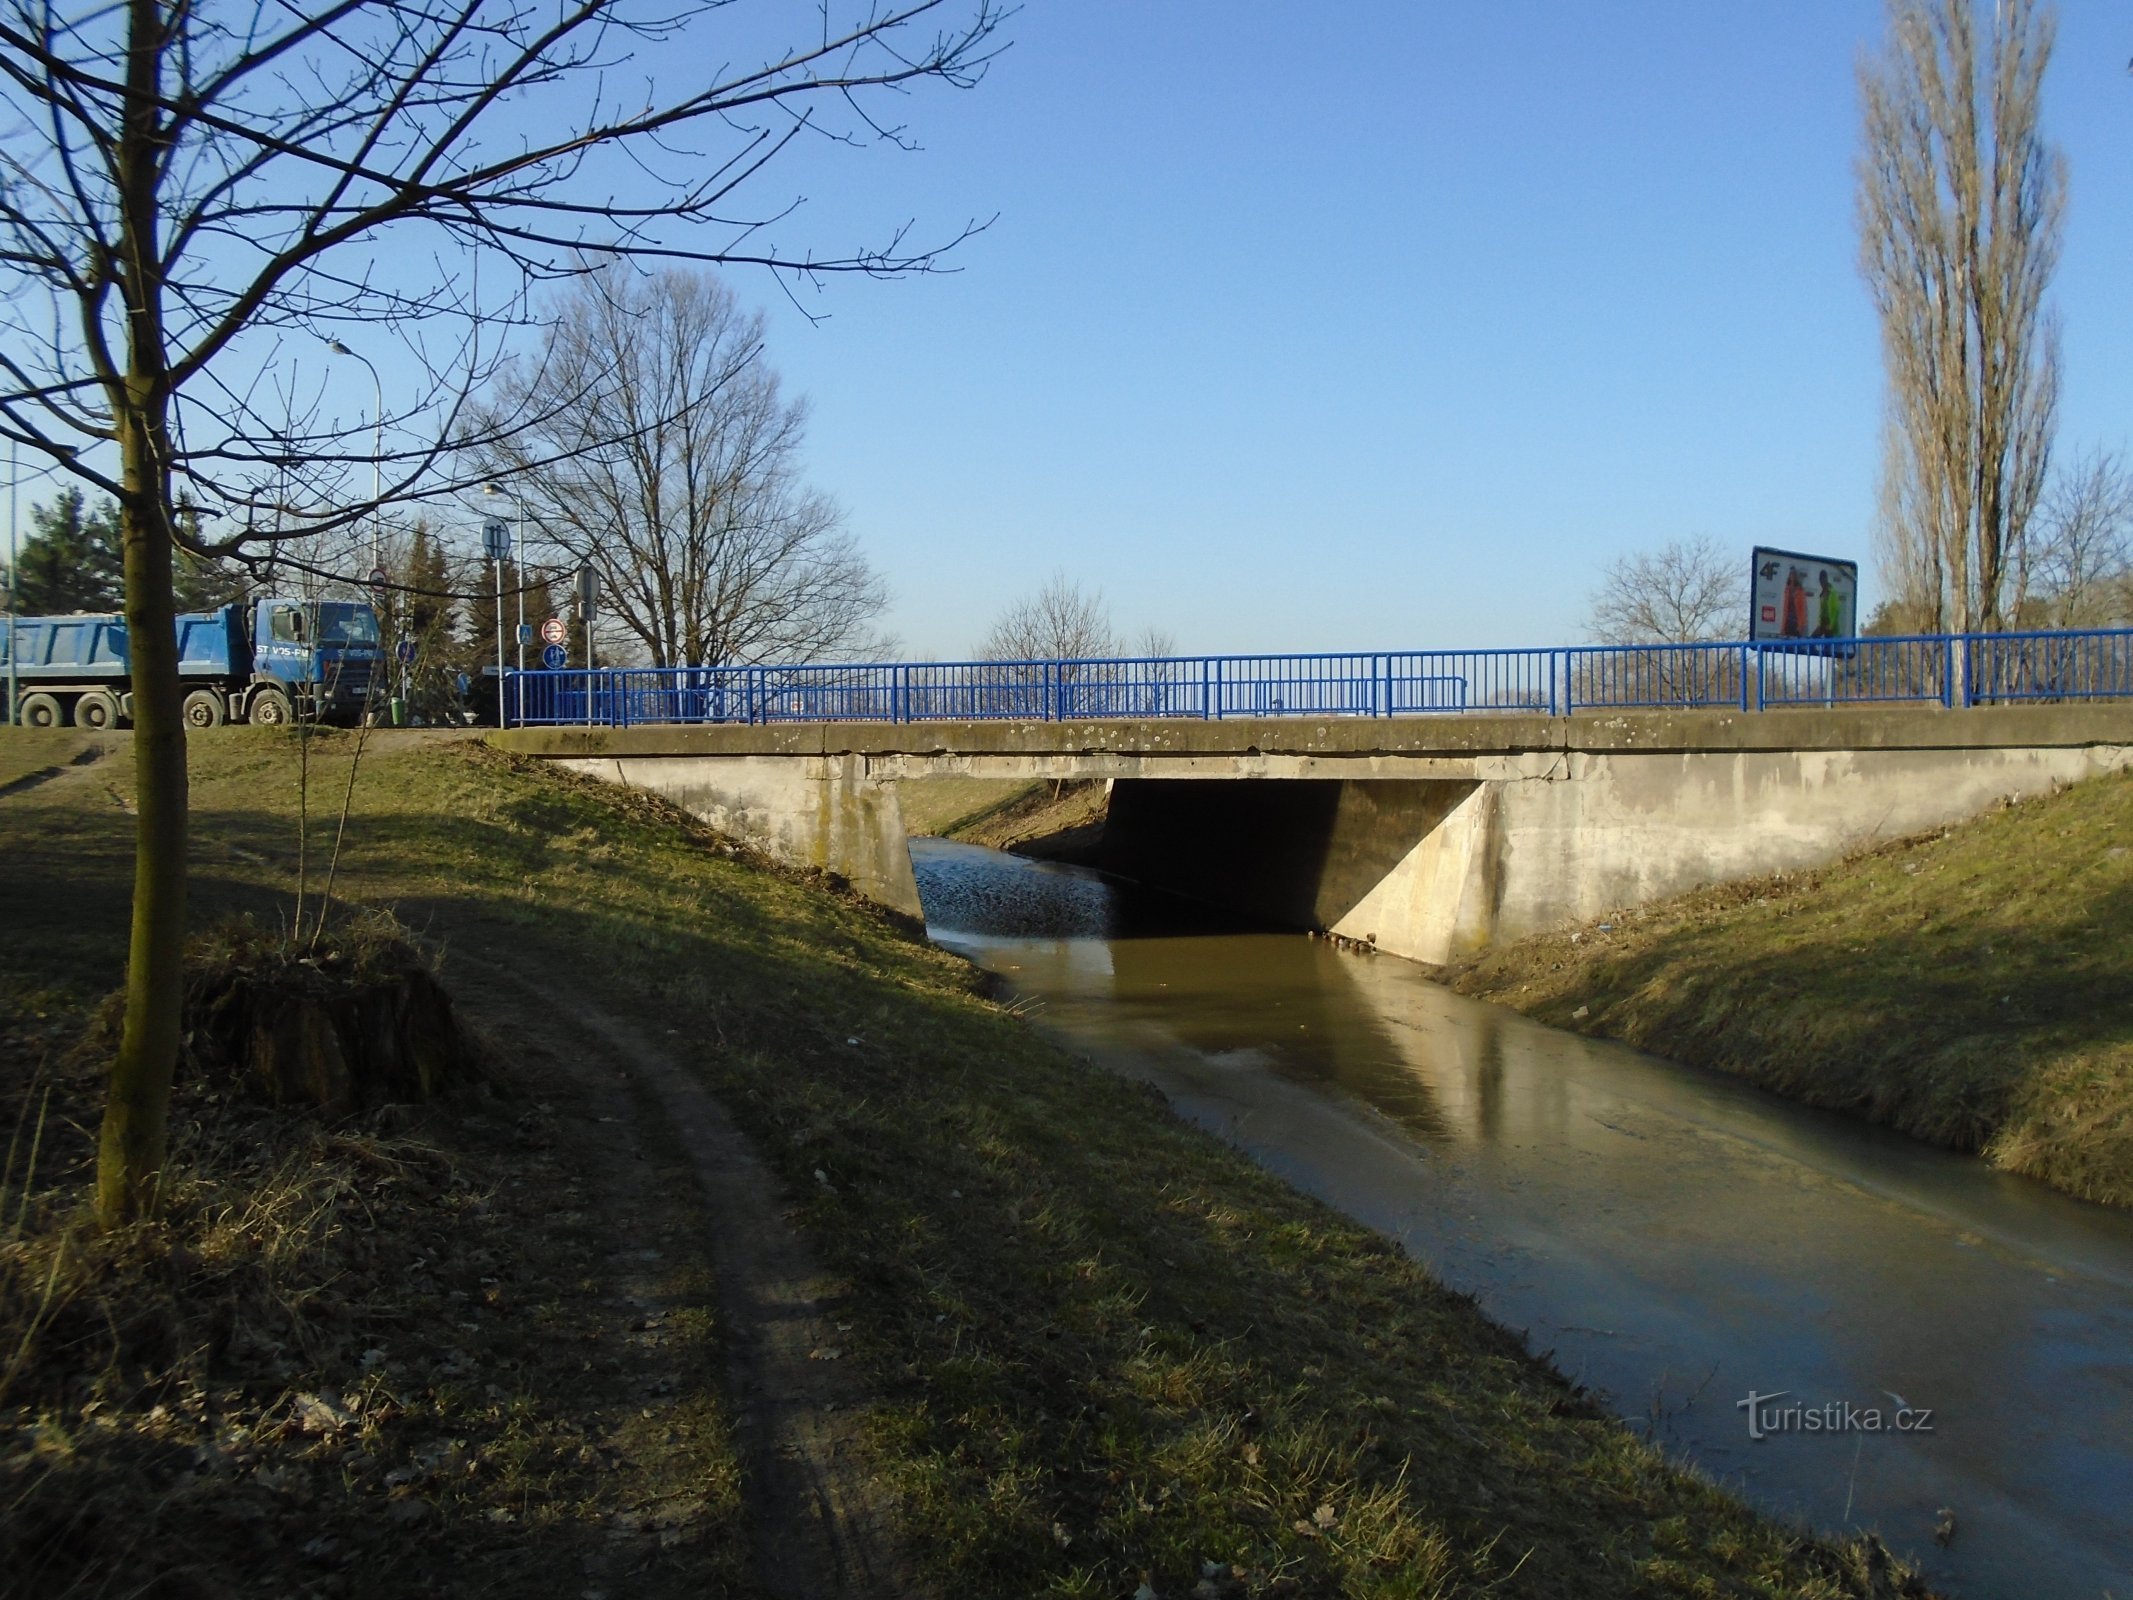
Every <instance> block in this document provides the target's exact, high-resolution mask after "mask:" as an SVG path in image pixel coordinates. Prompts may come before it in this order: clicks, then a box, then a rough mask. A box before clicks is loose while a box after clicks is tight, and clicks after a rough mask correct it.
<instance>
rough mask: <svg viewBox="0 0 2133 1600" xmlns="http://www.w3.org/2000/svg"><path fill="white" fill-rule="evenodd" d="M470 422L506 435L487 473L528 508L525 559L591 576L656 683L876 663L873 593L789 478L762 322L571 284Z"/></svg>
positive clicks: (616, 271) (827, 515)
mask: <svg viewBox="0 0 2133 1600" xmlns="http://www.w3.org/2000/svg"><path fill="white" fill-rule="evenodd" d="M483 416H484V418H485V419H486V421H487V422H488V425H489V426H488V431H491V432H493V433H495V434H498V435H500V436H501V437H500V438H499V440H498V442H497V444H496V445H494V446H493V447H491V448H490V449H489V450H487V451H485V452H484V453H483V459H484V460H485V462H486V463H487V465H488V466H489V468H490V469H491V470H492V471H493V472H495V473H497V474H498V475H499V476H506V475H508V476H509V477H510V478H511V480H512V482H513V483H514V486H515V487H516V488H517V489H518V491H519V492H520V493H521V494H522V495H523V496H524V497H525V500H526V511H527V521H528V533H529V539H530V541H531V542H532V543H534V544H536V545H542V546H546V547H547V549H548V550H549V551H551V552H553V554H554V555H555V556H556V558H557V559H558V560H559V561H560V562H561V563H563V564H566V565H569V566H581V565H590V566H591V567H593V568H594V569H596V570H597V571H598V572H599V574H600V578H601V585H600V592H601V598H602V601H603V605H604V609H605V613H606V615H608V616H610V617H612V618H613V619H614V620H615V622H616V623H619V625H620V626H621V627H622V628H624V629H626V630H627V632H628V634H629V635H630V636H631V637H632V638H633V639H634V640H635V642H636V643H637V644H638V645H640V646H641V647H642V650H643V652H644V654H646V655H647V656H649V658H650V660H651V662H652V664H653V665H654V666H661V667H670V666H701V665H725V664H733V663H752V662H763V661H773V662H779V661H798V660H825V659H834V658H837V657H839V656H844V655H848V654H850V653H851V652H852V651H854V650H855V649H863V648H866V647H868V646H871V645H872V644H873V642H874V635H873V633H872V629H871V624H872V623H873V621H874V619H875V618H876V617H877V616H879V615H880V613H881V609H882V607H883V606H884V605H885V604H886V603H887V598H888V596H887V591H886V589H885V588H884V586H883V584H882V581H881V579H880V577H879V576H877V575H876V573H875V572H874V570H873V569H872V568H871V567H870V566H869V565H868V564H867V561H866V558H865V557H864V556H863V555H861V553H860V551H859V548H858V546H857V544H856V542H855V541H854V540H853V539H852V538H851V537H850V535H848V534H847V533H845V532H844V530H843V527H842V517H841V515H840V514H839V512H838V510H837V507H836V506H835V504H833V503H832V502H831V501H830V500H829V499H828V498H826V497H825V496H823V495H820V494H817V493H814V492H813V491H811V490H810V489H808V488H807V486H806V485H805V484H804V483H803V482H802V481H801V479H800V470H799V468H800V462H799V454H800V445H801V439H802V435H803V433H804V431H805V428H806V423H807V408H806V406H805V405H804V404H803V403H802V402H800V401H797V400H787V399H785V398H784V397H783V396H782V395H781V394H780V393H779V390H778V378H777V374H776V373H774V372H772V371H771V370H770V367H769V365H768V364H767V363H766V362H765V361H764V359H763V318H762V316H761V314H760V313H757V314H753V315H749V314H745V313H743V312H742V311H741V309H740V307H739V305H738V304H737V302H736V301H735V299H734V296H733V292H732V291H731V290H730V289H729V288H727V287H726V285H724V284H722V283H720V282H719V281H718V280H717V279H716V278H715V277H713V276H711V275H710V274H709V273H707V272H701V271H691V270H686V269H681V268H669V269H666V270H663V271H660V272H656V273H652V274H649V275H647V274H643V273H640V272H638V271H637V270H636V269H634V268H633V267H632V266H630V265H629V264H627V263H615V264H612V265H610V266H608V267H606V268H604V269H603V270H601V271H599V272H597V273H595V274H593V275H591V276H588V277H585V278H581V279H579V280H578V281H577V282H576V283H575V284H573V285H572V286H571V287H570V288H569V290H568V291H567V292H566V293H565V295H564V297H563V300H562V303H561V305H560V307H559V309H558V311H557V314H556V316H555V319H554V321H553V322H552V324H551V325H550V327H549V328H548V330H547V334H546V342H545V348H544V350H543V351H542V353H541V355H540V357H539V358H538V359H535V358H528V359H527V360H526V361H524V362H523V363H519V364H516V365H514V366H513V367H512V368H511V369H509V370H508V371H506V372H505V373H504V374H503V375H502V376H501V378H500V379H499V382H498V383H497V385H496V387H495V392H494V395H493V398H492V401H491V403H490V404H489V405H488V406H487V407H486V408H485V409H484V412H483ZM513 416H527V417H530V418H532V419H533V420H532V422H531V423H530V425H528V426H526V427H523V428H519V429H515V430H514V429H512V428H510V427H509V425H508V421H509V419H510V418H511V417H513ZM539 463H553V464H552V465H541V464H539Z"/></svg>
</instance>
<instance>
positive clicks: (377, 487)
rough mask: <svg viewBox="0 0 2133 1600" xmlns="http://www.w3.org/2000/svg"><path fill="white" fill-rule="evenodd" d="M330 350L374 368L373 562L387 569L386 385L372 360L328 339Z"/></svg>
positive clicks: (372, 454) (371, 463)
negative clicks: (385, 481)
mask: <svg viewBox="0 0 2133 1600" xmlns="http://www.w3.org/2000/svg"><path fill="white" fill-rule="evenodd" d="M326 348H327V349H328V350H330V351H332V352H333V353H334V354H335V355H337V356H347V357H349V358H350V359H351V360H355V361H360V362H362V363H363V365H364V366H366V367H370V387H371V405H370V416H371V433H370V515H371V519H372V521H371V532H370V562H371V565H372V566H374V567H382V566H384V565H385V507H384V506H383V505H382V504H381V503H380V502H381V501H382V500H383V499H384V490H383V472H384V463H385V385H384V384H382V383H380V382H379V381H378V369H377V368H376V367H374V366H371V362H370V357H368V356H364V355H357V354H356V352H355V351H353V350H351V349H349V348H348V346H346V345H345V344H343V343H341V341H340V340H338V339H328V340H327V341H326Z"/></svg>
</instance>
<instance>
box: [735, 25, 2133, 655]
mask: <svg viewBox="0 0 2133 1600" xmlns="http://www.w3.org/2000/svg"><path fill="white" fill-rule="evenodd" d="M2060 21H2061V26H2060V37H2059V47H2058V52H2057V55H2056V57H2055V59H2054V65H2053V69H2052V75H2051V79H2050V82H2049V86H2048V102H2047V107H2046V114H2047V120H2048V123H2049V125H2050V128H2051V131H2052V133H2053V135H2054V137H2055V138H2056V139H2057V140H2058V141H2059V143H2060V144H2061V146H2062V147H2063V148H2064V150H2065V151H2066V153H2067V155H2068V157H2069V160H2070V162H2071V166H2072V187H2071V204H2070V209H2069V217H2068V223H2067V231H2066V243H2065V254H2064V258H2063V262H2062V266H2061V269H2060V273H2059V276H2058V279H2057V281H2056V291H2055V293H2056V300H2057V303H2058V306H2059V308H2060V312H2061V315H2062V318H2063V323H2064V334H2065V357H2066V383H2065V390H2064V398H2063V405H2062V424H2061V431H2060V440H2061V444H2062V447H2067V446H2071V447H2080V446H2085V445H2089V444H2101V445H2106V446H2113V447H2115V446H2119V445H2123V444H2127V443H2129V442H2133V422H2129V412H2128V401H2129V398H2133V393H2129V388H2133V377H2129V374H2133V317H2129V312H2128V305H2129V290H2133V277H2129V274H2128V271H2127V268H2128V265H2129V254H2133V77H2129V76H2128V74H2127V60H2128V57H2129V56H2133V16H2129V15H2128V13H2127V12H2126V11H2125V10H2124V8H2123V7H2120V6H2114V5H2108V4H2104V3H2101V0H2067V3H2066V4H2064V5H2063V6H2062V10H2061V18H2060ZM1880 26H1881V12H1880V8H1879V6H1878V5H1875V4H1871V3H1868V0H1849V3H1838V0H1784V3H1777V0H1728V3H1726V4H1722V5H1713V4H1710V3H1709V0H1700V3H1686V0H1683V3H1664V4H1662V3H1647V4H1621V5H1610V6H1605V7H1600V6H1591V5H1569V4H1543V3H1540V0H1506V3H1499V4H1492V5H1488V6H1448V5H1441V4H1363V3H1357V4H1352V5H1347V6H1341V7H1321V6H1301V5H1285V6H1274V5H1266V4H1249V3H1247V4H1237V3H1227V4H1219V5H1218V4H1214V3H1201V0H1190V3H1188V0H1175V3H1167V4H1154V5H1151V4H1147V3H1145V0H1143V3H1141V4H1125V3H1120V0H1079V3H1075V4H1061V3H1045V0H1038V3H1036V4H1032V5H1030V6H1028V7H1027V8H1026V9H1025V10H1024V11H1023V12H1022V13H1021V14H1020V15H1019V16H1018V17H1017V18H1016V19H1015V20H1014V22H1013V23H1012V24H1011V25H1010V30H1009V31H1010V34H1011V37H1012V39H1013V45H1012V48H1011V49H1010V50H1009V51H1008V52H1007V53H1006V55H1005V56H1004V57H1003V58H1002V59H1001V60H1000V61H999V62H998V63H997V64H996V66H995V67H994V69H993V71H992V73H991V75H990V76H989V78H988V79H987V81H986V82H985V83H984V85H983V86H982V87H981V88H979V89H978V90H977V91H975V92H974V93H971V94H963V95H943V94H928V95H922V96H919V97H916V98H914V100H913V101H912V102H911V103H910V105H909V112H910V128H911V131H912V133H913V134H914V136H915V137H916V138H917V139H918V140H919V141H920V142H921V143H922V145H923V147H924V148H923V149H921V150H920V151H918V152H916V153H909V154H906V153H898V152H893V151H883V150H876V151H866V152H845V151H838V152H835V154H836V156H837V157H838V159H835V160H823V161H820V162H816V161H814V160H813V159H812V158H810V160H809V161H808V162H807V164H806V165H804V166H802V167H796V168H794V169H793V170H791V171H790V172H788V173H785V174H783V175H782V176H783V178H784V181H785V182H786V183H788V184H790V185H792V187H793V190H794V192H795V193H799V194H804V195H805V197H806V199H807V201H808V212H809V214H810V215H811V217H812V223H811V231H813V232H816V233H821V234H827V235H829V236H831V237H833V238H834V237H837V236H839V235H843V234H847V233H848V234H849V236H850V237H852V238H854V239H865V238H869V237H878V236H879V235H880V234H881V233H882V231H883V230H884V229H886V228H888V227H891V226H893V225H894V224H896V223H898V222H901V221H903V220H906V219H909V218H915V219H917V221H918V223H919V226H920V229H921V230H922V231H923V230H924V229H926V228H928V227H933V228H938V229H953V228H954V227H956V226H958V225H960V224H961V222H962V221H963V220H964V219H965V218H966V217H970V216H973V215H975V216H981V217H982V216H990V215H992V214H993V213H997V214H998V220H997V221H996V222H995V223H994V224H993V226H992V227H991V229H990V230H989V231H988V232H986V233H985V234H984V235H983V236H981V237H979V238H977V239H975V240H973V241H971V242H969V243H968V244H966V245H964V246H963V247H962V248H960V249H959V250H957V251H956V252H955V254H954V256H953V257H952V264H953V265H954V266H955V267H956V268H958V269H959V270H957V271H955V272H953V273H950V274H944V275H941V276H938V277H933V278H928V279H919V280H909V281H904V282H900V283H869V282H858V281H838V282H836V283H833V284H830V285H828V286H826V287H825V288H824V289H823V290H822V291H821V292H820V293H813V292H807V291H803V295H804V298H803V302H802V303H803V304H805V305H806V306H807V308H808V309H809V310H811V311H813V312H815V313H817V314H818V315H820V316H822V318H823V320H821V321H820V322H818V323H814V324H810V323H809V322H808V321H807V320H806V319H805V318H804V317H802V316H801V315H799V313H798V312H797V311H796V310H795V309H794V308H793V307H792V306H790V305H788V304H786V303H785V302H784V300H783V297H782V296H781V295H780V294H779V293H778V291H777V289H776V288H775V286H774V285H772V284H771V283H770V282H769V281H768V280H767V279H764V278H761V277H754V278H750V277H748V276H746V275H744V276H742V277H740V278H739V279H737V280H736V284H737V287H738V288H739V289H740V290H741V292H742V294H743V296H744V298H751V299H754V300H757V301H759V302H760V303H762V304H763V305H765V307H766V309H767V310H768V311H769V312H770V315H771V318H772V331H771V351H770V353H771V358H772V360H773V362H774V364H775V365H776V366H777V367H778V368H779V369H780V370H781V371H782V372H783V373H784V375H785V377H786V379H787V381H788V382H789V383H790V384H791V385H792V386H793V387H794V388H796V389H798V390H800V391H802V392H805V393H806V394H807V395H809V396H810V398H811V400H812V402H813V406H814V421H813V428H812V433H811V441H810V447H809V463H810V468H811V471H812V473H813V476H814V477H815V479H816V481H817V482H818V483H819V484H820V485H821V486H822V487H824V488H826V489H828V490H829V491H831V492H832V493H834V494H835V495H836V496H838V498H839V499H840V500H841V501H842V502H843V504H844V506H845V507H846V510H847V512H848V514H849V517H850V525H851V527H852V529H853V530H854V531H855V532H856V533H857V534H858V535H859V536H860V537H861V538H862V539H863V541H864V542H865V544H866V547H867V548H868V550H869V552H870V553H871V555H872V556H873V558H874V559H875V561H876V562H877V563H878V564H879V565H880V566H881V567H882V568H883V570H884V571H885V572H886V573H887V575H888V577H889V579H890V582H891V585H892V588H893V591H894V597H895V598H894V604H893V609H892V613H891V615H890V617H889V619H888V622H889V625H890V627H891V628H892V629H893V630H894V631H896V632H897V633H898V634H899V635H900V636H901V638H902V640H903V642H904V644H905V646H906V648H907V649H908V650H910V651H912V652H914V653H919V654H930V655H957V654H961V653H963V652H964V651H966V650H967V649H968V648H969V647H970V645H971V644H972V643H974V641H975V640H976V638H977V636H978V635H979V634H980V633H982V632H983V630H984V628H985V626H986V624H987V622H988V621H989V620H990V618H991V617H992V616H993V615H994V614H995V613H997V611H998V610H999V609H1000V608H1002V607H1003V606H1005V605H1006V604H1008V603H1009V602H1011V601H1012V600H1013V599H1014V598H1016V597H1017V596H1018V595H1020V594H1022V593H1024V592H1027V591H1028V590H1030V589H1032V588H1034V587H1035V586H1036V585H1038V584H1039V583H1041V582H1042V581H1043V579H1044V578H1045V576H1046V575H1047V574H1048V573H1050V572H1051V571H1052V570H1054V569H1055V568H1063V569H1064V570H1066V571H1067V572H1068V573H1069V574H1071V575H1072V576H1074V577H1075V578H1077V579H1078V580H1080V581H1082V582H1084V583H1086V584H1089V585H1091V586H1094V587H1100V588H1101V589H1102V590H1103V591H1104V592H1105V594H1106V596H1107V597H1108V599H1109V600H1110V602H1111V604H1112V609H1113V612H1114V614H1115V616H1116V619H1117V621H1118V622H1119V623H1120V625H1121V626H1122V627H1124V628H1127V629H1138V628H1139V627H1141V626H1143V625H1145V624H1157V625H1161V626H1165V627H1168V628H1169V629H1170V630H1171V631H1172V632H1173V633H1174V634H1175V635H1176V636H1177V638H1178V641H1179V643H1180V644H1181V646H1182V647H1184V648H1185V649H1188V650H1207V651H1228V650H1246V649H1334V648H1384V647H1395V646H1397V647H1407V646H1429V645H1435V644H1457V645H1490V644H1514V643H1546V642H1557V641H1562V640H1568V639H1572V638H1576V637H1579V636H1581V628H1582V623H1583V618H1584V614H1585V609H1586V604H1587V600H1588V597H1589V595H1590V592H1591V589H1592V586H1593V582H1594V579H1595V577H1596V575H1597V573H1598V571H1599V569H1600V568H1601V566H1602V565H1603V564H1604V563H1605V562H1606V561H1607V560H1608V559H1610V558H1611V557H1613V556H1616V555H1618V554H1621V553H1623V552H1626V551H1630V550H1633V549H1636V548H1639V547H1643V546H1649V545H1655V544H1659V543H1663V542H1665V541H1666V540H1668V539H1672V538H1678V537H1683V536H1690V535H1696V534H1708V535H1710V536H1711V537H1713V538H1715V539H1717V540H1718V541H1720V542H1721V543H1722V544H1724V545H1726V546H1728V547H1737V548H1738V549H1739V550H1740V551H1741V552H1742V558H1743V561H1744V562H1745V555H1746V551H1747V549H1748V547H1749V546H1750V545H1751V544H1754V543H1757V542H1768V543H1776V544H1780V545H1784V546H1786V547H1789V548H1795V549H1808V550H1814V551H1822V552H1827V553H1831V554H1838V555H1847V554H1849V555H1855V556H1857V557H1858V558H1860V559H1861V560H1862V562H1864V561H1865V560H1866V558H1867V554H1868V551H1867V538H1868V527H1869V521H1870V517H1871V512H1872V506H1873V488H1874V476H1875V465H1876V448H1877V432H1878V427H1879V418H1880V404H1881V402H1880V392H1881V388H1880V386H1881V378H1880V363H1879V353H1878V349H1877V346H1876V341H1875V332H1874V327H1873V321H1872V316H1871V311H1870V308H1869V305H1868V303H1867V299H1866V294H1865V290H1864V288H1863V286H1862V284H1861V282H1860V280H1859V277H1858V274H1857V271H1856V269H1855V266H1854V258H1855V234H1854V229H1853V208H1852V206H1853V203H1852V160H1853V156H1854V153H1855V150H1856V147H1857V124H1858V110H1857V98H1856V90H1855V86H1854V84H1855V78H1854V70H1855V64H1856V62H1857V59H1858V56H1859V52H1860V51H1861V49H1862V48H1863V47H1866V46H1869V45H1870V44H1872V43H1873V42H1874V41H1875V40H1876V39H1877V38H1878V36H1879V31H1880ZM772 187H773V189H775V188H776V187H777V186H776V185H775V184H774V185H773V186H772ZM1868 589H1869V595H1868V598H1869V602H1870V601H1871V591H1872V585H1871V582H1870V581H1869V584H1868Z"/></svg>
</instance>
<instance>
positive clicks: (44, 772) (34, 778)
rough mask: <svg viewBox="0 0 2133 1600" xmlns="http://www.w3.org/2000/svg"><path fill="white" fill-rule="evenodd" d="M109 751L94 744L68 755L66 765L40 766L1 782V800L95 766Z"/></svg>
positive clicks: (99, 744) (100, 745)
mask: <svg viewBox="0 0 2133 1600" xmlns="http://www.w3.org/2000/svg"><path fill="white" fill-rule="evenodd" d="M109 753H110V752H109V750H108V749H107V748H106V747H105V746H104V745H103V744H101V743H98V744H92V745H89V746H88V747H87V748H85V749H82V750H77V751H76V752H75V753H74V754H73V755H72V756H70V757H68V758H67V761H66V764H65V765H64V766H56V767H40V768H39V769H38V770H37V771H35V772H28V773H24V774H23V775H22V776H21V777H19V778H14V779H11V780H10V781H8V782H6V783H0V800H4V799H6V798H7V797H8V796H9V795H16V794H22V793H24V792H26V791H27V790H30V789H36V788H41V787H42V786H43V785H45V784H47V783H50V782H51V781H52V780H53V779H54V778H65V777H71V776H73V775H75V774H77V773H79V772H81V771H82V770H83V769H84V768H87V767H93V766H95V765H96V763H97V762H99V761H101V760H103V759H104V757H105V756H106V755H108V754H109Z"/></svg>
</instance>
